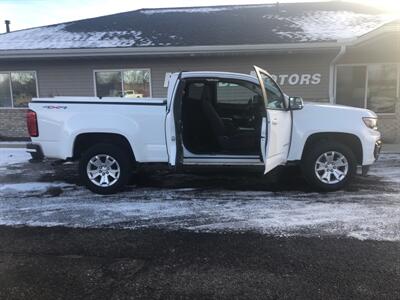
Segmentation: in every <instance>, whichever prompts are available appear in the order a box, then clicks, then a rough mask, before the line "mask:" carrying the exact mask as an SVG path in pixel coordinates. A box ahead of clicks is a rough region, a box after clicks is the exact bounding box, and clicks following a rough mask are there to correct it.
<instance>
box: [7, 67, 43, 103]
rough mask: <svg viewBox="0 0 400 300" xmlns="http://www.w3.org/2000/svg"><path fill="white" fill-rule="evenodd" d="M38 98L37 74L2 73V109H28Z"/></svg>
mask: <svg viewBox="0 0 400 300" xmlns="http://www.w3.org/2000/svg"><path fill="white" fill-rule="evenodd" d="M37 96H38V92H37V79H36V73H35V72H33V71H29V72H26V71H24V72H0V107H27V106H28V103H29V101H31V100H32V98H34V97H37Z"/></svg>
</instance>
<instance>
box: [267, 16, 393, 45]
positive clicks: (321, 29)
mask: <svg viewBox="0 0 400 300" xmlns="http://www.w3.org/2000/svg"><path fill="white" fill-rule="evenodd" d="M264 17H265V18H269V19H278V20H281V21H283V20H286V21H288V22H290V23H291V25H290V26H289V28H290V30H289V31H279V30H277V29H273V31H274V32H275V33H276V34H278V35H281V36H284V37H287V38H289V39H295V40H298V41H301V42H308V41H329V40H341V39H349V38H356V37H359V36H361V35H364V34H366V33H368V32H370V31H372V30H374V29H376V28H377V27H380V26H382V25H384V24H385V23H387V22H390V21H392V20H393V17H391V16H388V15H367V14H359V13H354V12H351V11H316V12H311V13H310V12H307V13H304V14H303V15H302V16H295V17H286V18H285V17H282V16H280V15H265V16H264Z"/></svg>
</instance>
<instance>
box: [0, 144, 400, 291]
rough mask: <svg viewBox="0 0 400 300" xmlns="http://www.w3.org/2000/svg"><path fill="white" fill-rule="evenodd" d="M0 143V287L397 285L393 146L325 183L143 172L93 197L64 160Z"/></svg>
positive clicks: (286, 173)
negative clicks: (349, 176)
mask: <svg viewBox="0 0 400 300" xmlns="http://www.w3.org/2000/svg"><path fill="white" fill-rule="evenodd" d="M0 151H2V152H0V155H1V160H0V171H1V175H0V225H1V228H0V245H1V246H0V247H1V248H0V249H1V252H0V255H1V257H0V261H1V262H0V270H1V272H0V277H1V278H0V282H2V283H5V284H3V285H2V287H0V296H2V295H3V296H7V297H11V298H12V297H14V298H20V297H21V296H22V298H24V297H28V296H35V295H39V294H38V293H40V295H42V296H43V297H44V298H49V299H50V298H55V297H63V296H66V295H71V297H74V296H76V297H78V298H79V297H84V295H85V293H87V295H89V294H91V295H97V296H99V297H101V296H103V297H106V298H112V297H115V298H119V299H120V298H129V297H128V296H129V295H132V293H134V294H135V295H136V296H137V298H176V297H181V298H196V297H199V298H202V296H203V297H211V298H231V297H234V296H237V297H239V298H253V299H254V298H292V297H296V296H297V297H300V298H304V297H308V298H320V297H321V298H337V297H356V298H364V299H365V298H376V297H378V296H381V297H388V298H397V297H398V296H399V294H398V293H399V288H398V287H399V286H400V285H399V283H400V282H399V281H400V280H398V278H399V276H398V275H399V272H400V271H399V270H400V260H399V255H398V253H399V251H398V250H399V246H400V243H399V241H400V230H399V229H400V196H399V191H400V179H399V178H400V176H399V175H400V155H399V154H384V155H382V156H381V158H380V160H379V161H378V163H377V164H376V165H374V167H373V168H372V169H371V171H370V174H369V176H367V177H357V178H356V179H355V181H354V183H353V184H352V185H351V186H349V187H348V188H347V190H344V191H339V192H334V193H316V192H314V191H312V190H310V189H309V188H308V187H307V185H306V184H305V183H304V181H303V180H302V179H301V177H300V176H299V173H298V171H297V170H296V169H290V170H287V169H285V170H283V171H282V172H281V173H280V174H279V177H277V178H279V180H277V179H276V178H273V180H272V179H271V178H264V177H263V176H261V175H259V174H258V173H254V172H253V173H234V172H232V171H229V172H219V173H215V172H206V173H205V172H202V173H198V174H194V173H193V174H190V173H189V174H173V173H169V172H167V171H157V172H154V173H149V172H143V171H142V172H139V173H138V174H136V175H135V177H134V179H133V181H132V185H131V186H129V187H128V188H127V189H126V190H125V191H124V192H122V193H120V194H116V195H111V196H100V195H95V194H92V193H91V192H89V191H87V190H86V189H85V188H84V187H82V186H80V185H79V180H78V178H77V175H76V170H75V168H76V166H75V165H73V164H69V165H56V166H53V165H52V164H53V162H51V161H46V162H44V163H38V164H31V163H28V162H27V159H28V158H29V157H28V156H27V154H26V153H24V152H23V151H12V150H0ZM33 274H35V276H33ZM61 282H62V283H61ZM55 286H57V289H54V287H55ZM96 293H97V294H96ZM396 295H397V296H396Z"/></svg>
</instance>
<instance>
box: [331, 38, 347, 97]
mask: <svg viewBox="0 0 400 300" xmlns="http://www.w3.org/2000/svg"><path fill="white" fill-rule="evenodd" d="M345 53H346V45H341V46H340V50H339V53H338V54H337V55H336V56H335V58H334V59H333V60H332V61H331V63H330V64H329V102H330V103H331V104H333V103H334V102H335V84H336V82H335V81H336V80H335V79H336V78H335V77H336V76H335V75H336V73H335V64H336V62H337V61H338V60H339V59H340V58H341V57H342V56H343V55H344V54H345Z"/></svg>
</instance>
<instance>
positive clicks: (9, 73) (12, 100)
mask: <svg viewBox="0 0 400 300" xmlns="http://www.w3.org/2000/svg"><path fill="white" fill-rule="evenodd" d="M11 73H34V74H35V86H36V98H39V97H40V95H39V80H38V76H37V71H35V70H13V71H6V70H5V71H3V70H0V74H8V75H9V78H10V79H9V81H8V84H9V87H10V92H11V106H0V109H25V110H26V109H27V108H28V107H14V96H13V90H12V84H11Z"/></svg>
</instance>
